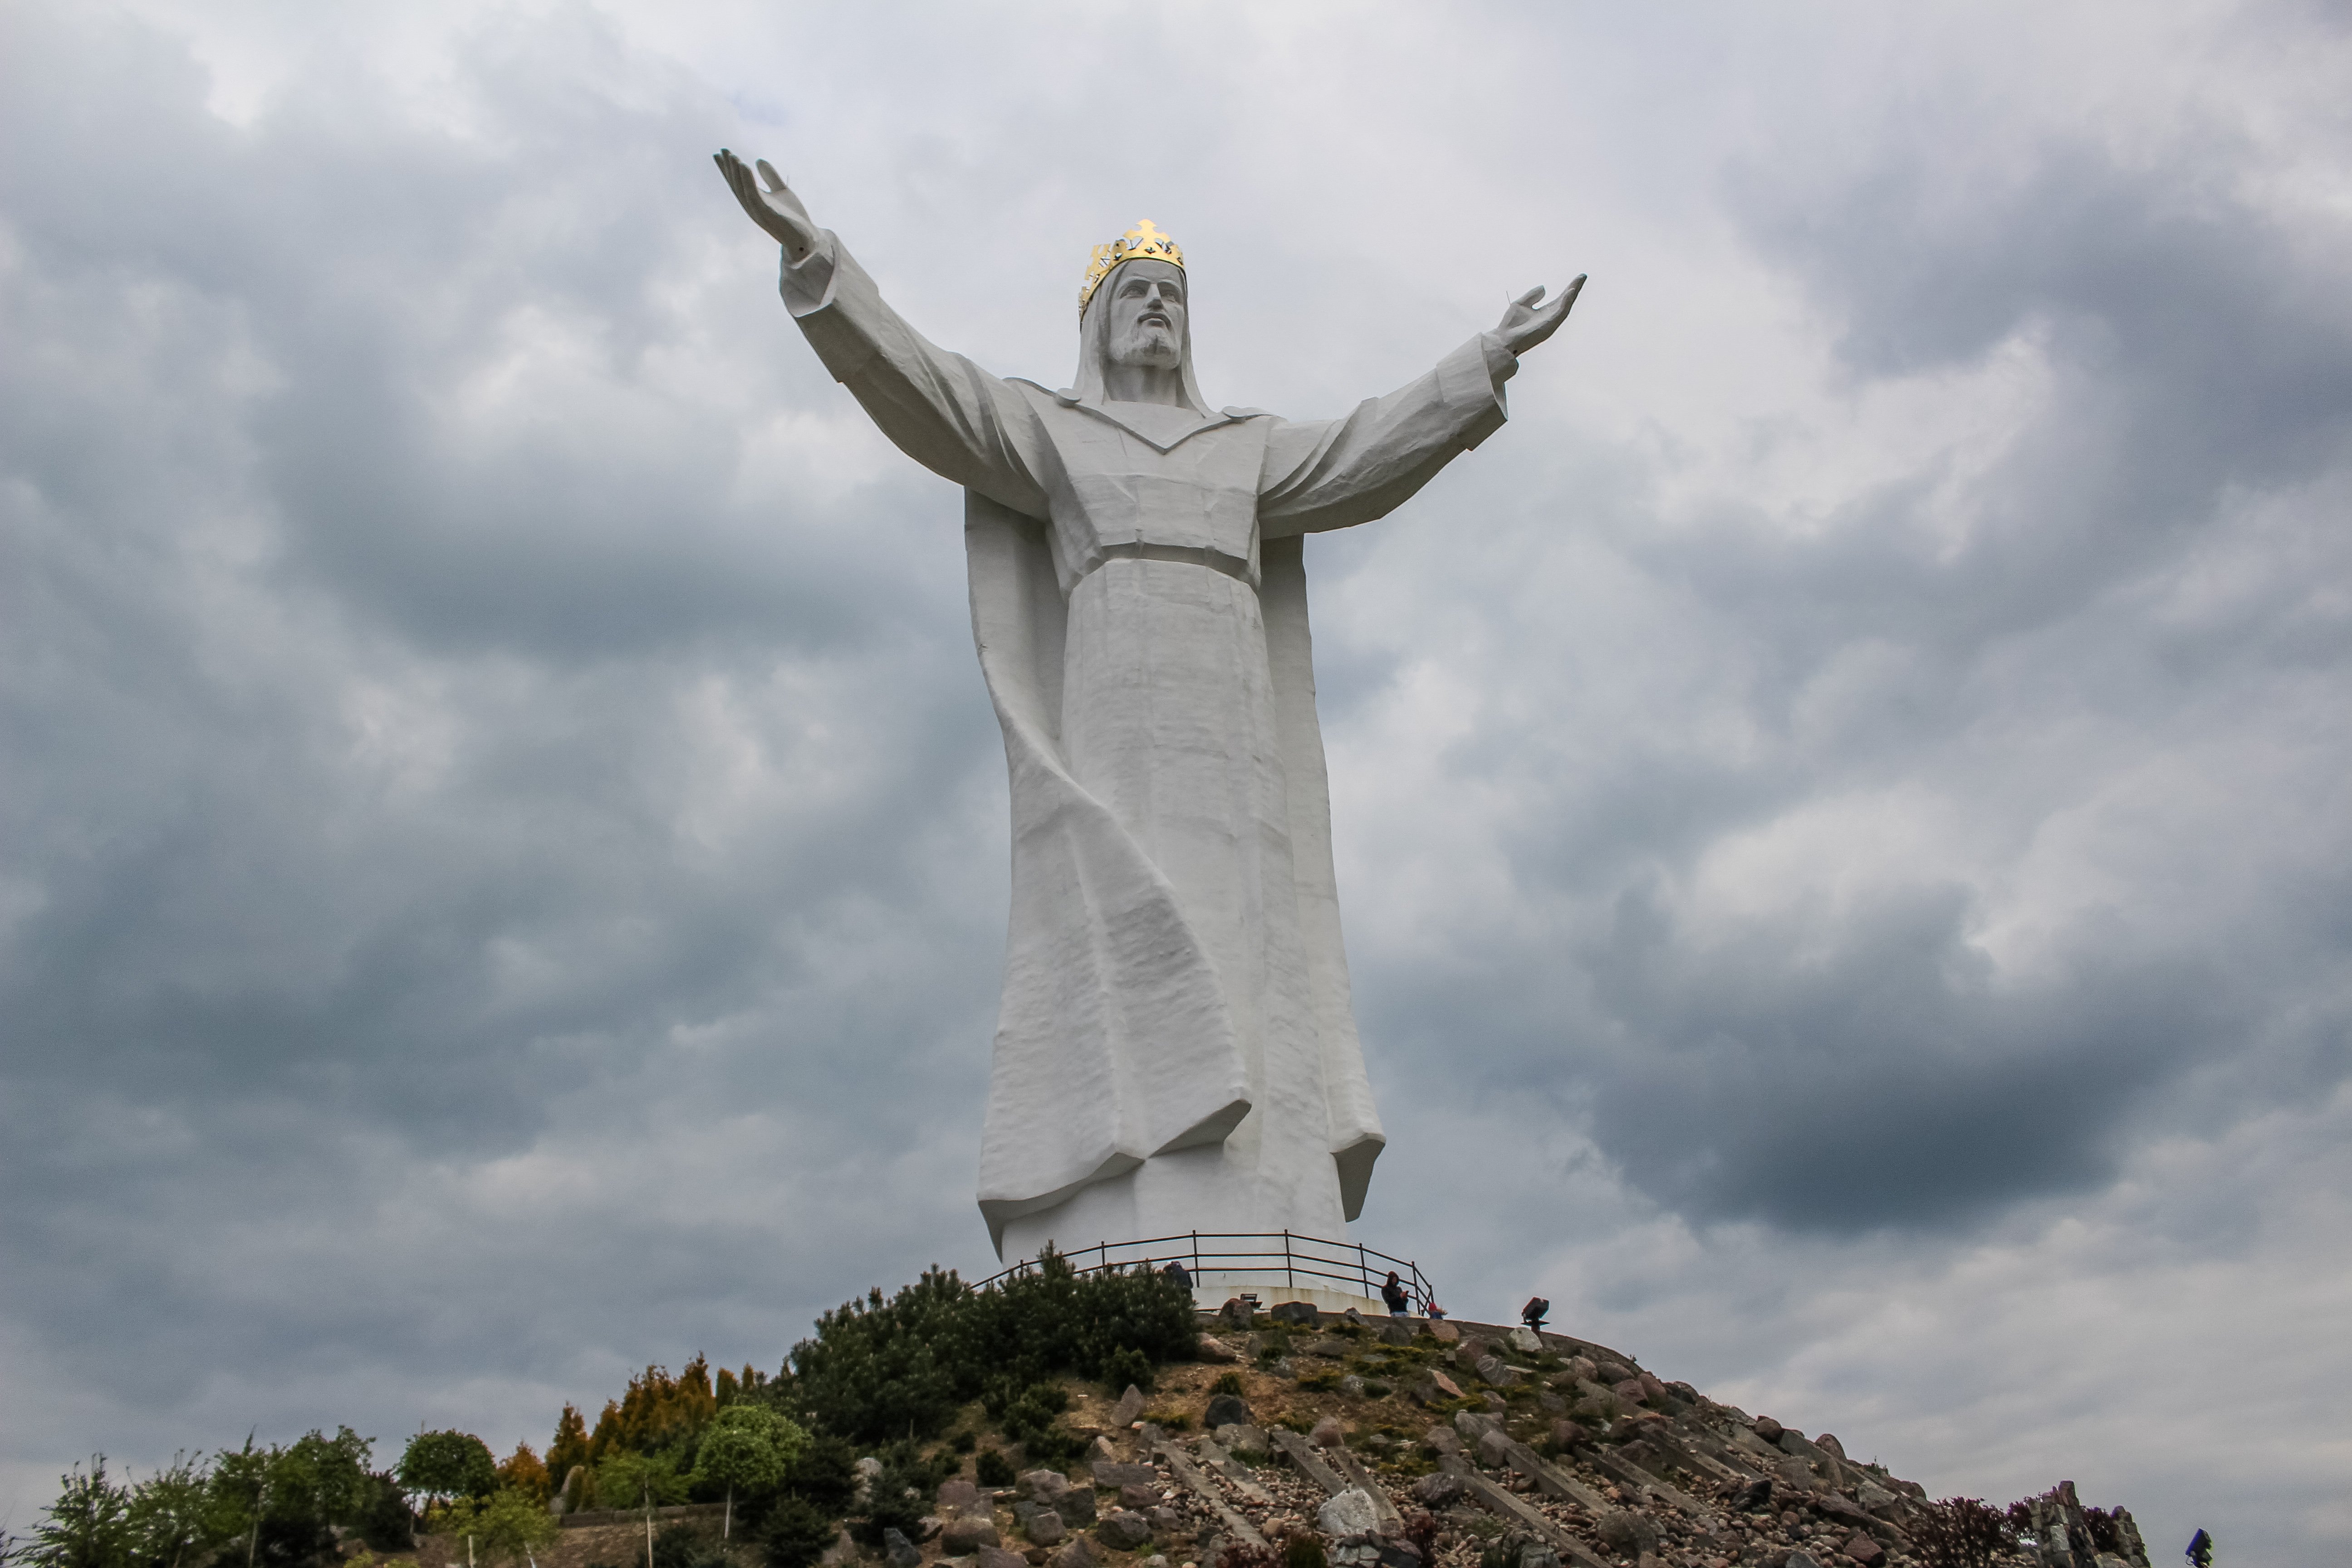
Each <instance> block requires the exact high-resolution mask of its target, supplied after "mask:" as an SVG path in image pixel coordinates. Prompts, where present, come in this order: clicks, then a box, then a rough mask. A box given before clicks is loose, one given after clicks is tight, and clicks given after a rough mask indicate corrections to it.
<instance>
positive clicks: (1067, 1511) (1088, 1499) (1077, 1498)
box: [1054, 1487, 1095, 1530]
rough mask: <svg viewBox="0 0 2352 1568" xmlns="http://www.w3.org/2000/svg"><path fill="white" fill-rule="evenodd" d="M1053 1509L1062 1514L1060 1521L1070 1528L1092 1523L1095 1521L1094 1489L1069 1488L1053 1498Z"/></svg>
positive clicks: (1074, 1528)
mask: <svg viewBox="0 0 2352 1568" xmlns="http://www.w3.org/2000/svg"><path fill="white" fill-rule="evenodd" d="M1054 1511H1055V1513H1058V1514H1060V1515H1061V1516H1062V1522H1063V1523H1064V1524H1065V1525H1066V1526H1068V1527H1069V1528H1070V1529H1073V1530H1076V1528H1078V1527H1079V1526H1080V1525H1086V1524H1092V1523H1093V1522H1094V1521H1095V1489H1094V1488H1092V1487H1072V1488H1070V1489H1068V1490H1067V1491H1066V1492H1064V1493H1063V1494H1062V1495H1061V1496H1060V1497H1057V1498H1055V1500H1054Z"/></svg>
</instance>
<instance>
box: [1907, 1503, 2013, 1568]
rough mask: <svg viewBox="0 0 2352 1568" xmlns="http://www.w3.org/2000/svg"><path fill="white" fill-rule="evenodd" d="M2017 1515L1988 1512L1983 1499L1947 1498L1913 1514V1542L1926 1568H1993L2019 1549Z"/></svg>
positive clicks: (1922, 1507)
mask: <svg viewBox="0 0 2352 1568" xmlns="http://www.w3.org/2000/svg"><path fill="white" fill-rule="evenodd" d="M2016 1512H2017V1510H2014V1509H2012V1510H2010V1512H2009V1513H2007V1514H2004V1513H2002V1512H2001V1511H2000V1510H1997V1509H1992V1508H1989V1507H1987V1506H1986V1505H1985V1501H1984V1500H1983V1499H1981V1498H1972V1497H1948V1498H1945V1499H1943V1500H1941V1501H1938V1502H1931V1503H1925V1504H1922V1505H1921V1506H1920V1507H1919V1508H1918V1509H1917V1510H1915V1511H1914V1513H1913V1515H1912V1521H1911V1524H1910V1531H1911V1539H1912V1541H1913V1542H1916V1544H1917V1546H1918V1548H1919V1555H1920V1556H1921V1557H1923V1558H1925V1559H1926V1560H1927V1568H1991V1565H1992V1563H1993V1560H1994V1559H1995V1558H1996V1557H1999V1556H2000V1554H2001V1553H2003V1552H2010V1551H2013V1550H2014V1549H2015V1548H2016V1546H2017V1536H2018V1530H2017V1523H2016V1521H2015V1520H2014V1519H2013V1518H2012V1517H2011V1515H2013V1514H2015V1513H2016Z"/></svg>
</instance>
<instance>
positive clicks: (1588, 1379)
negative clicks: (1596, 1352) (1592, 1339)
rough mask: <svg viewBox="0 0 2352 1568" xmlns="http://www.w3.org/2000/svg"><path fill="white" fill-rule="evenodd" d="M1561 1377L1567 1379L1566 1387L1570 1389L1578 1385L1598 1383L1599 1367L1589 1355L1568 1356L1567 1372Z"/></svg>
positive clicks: (1599, 1379) (1599, 1376)
mask: <svg viewBox="0 0 2352 1568" xmlns="http://www.w3.org/2000/svg"><path fill="white" fill-rule="evenodd" d="M1563 1375H1564V1376H1566V1377H1567V1378H1568V1380H1569V1384H1568V1386H1570V1387H1571V1388H1572V1387H1574V1386H1575V1385H1576V1384H1580V1383H1598V1382H1600V1381H1601V1367H1600V1364H1599V1363H1597V1362H1595V1361H1594V1360H1593V1359H1592V1358H1591V1356H1589V1355H1580V1356H1570V1357H1569V1358H1568V1371H1567V1372H1566V1373H1564V1374H1563Z"/></svg>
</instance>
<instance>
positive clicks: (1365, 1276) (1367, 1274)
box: [1356, 1242, 1372, 1296]
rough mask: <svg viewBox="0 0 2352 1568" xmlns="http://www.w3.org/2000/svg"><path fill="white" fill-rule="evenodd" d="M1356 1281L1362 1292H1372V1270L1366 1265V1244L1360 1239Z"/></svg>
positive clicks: (1367, 1293) (1357, 1252)
mask: <svg viewBox="0 0 2352 1568" xmlns="http://www.w3.org/2000/svg"><path fill="white" fill-rule="evenodd" d="M1356 1283H1357V1285H1358V1286H1359V1287H1360V1289H1361V1293H1362V1294H1364V1295H1366V1296H1369V1295H1370V1294H1371V1293H1372V1271H1371V1270H1370V1269H1369V1268H1365V1267H1364V1244H1363V1243H1362V1242H1358V1243H1356Z"/></svg>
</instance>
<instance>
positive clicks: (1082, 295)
mask: <svg viewBox="0 0 2352 1568" xmlns="http://www.w3.org/2000/svg"><path fill="white" fill-rule="evenodd" d="M1139 259H1149V260H1152V261H1165V262H1166V263H1168V264H1169V265H1170V266H1171V267H1173V268H1177V269H1178V270H1179V271H1181V270H1182V269H1183V267H1184V247H1182V246H1181V245H1178V244H1177V243H1176V242H1175V241H1174V240H1172V239H1171V238H1169V237H1167V236H1166V235H1164V234H1162V233H1160V231H1159V230H1158V229H1156V228H1154V227H1152V226H1151V220H1150V218H1148V217H1146V218H1138V219H1136V221H1135V226H1134V227H1133V228H1131V229H1129V230H1128V231H1127V232H1126V233H1125V234H1122V235H1120V236H1119V237H1118V238H1117V239H1114V240H1112V241H1111V242H1110V243H1109V244H1108V245H1097V246H1096V247H1095V253H1094V258H1093V259H1092V260H1090V261H1088V262H1087V280H1086V282H1085V283H1084V284H1082V285H1081V286H1080V287H1079V289H1078V314H1079V315H1080V316H1084V315H1085V314H1086V313H1087V300H1091V299H1093V298H1094V297H1095V289H1096V288H1097V286H1098V285H1099V284H1100V283H1101V282H1102V280H1103V279H1106V278H1108V277H1109V276H1110V269H1111V268H1114V267H1116V266H1118V264H1119V263H1120V262H1122V261H1135V260H1139Z"/></svg>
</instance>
